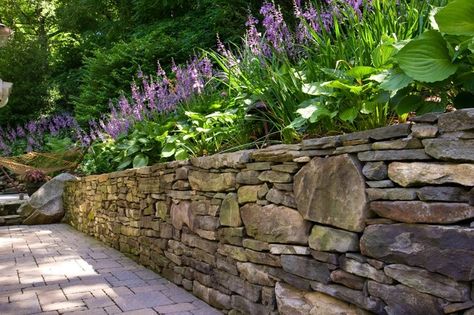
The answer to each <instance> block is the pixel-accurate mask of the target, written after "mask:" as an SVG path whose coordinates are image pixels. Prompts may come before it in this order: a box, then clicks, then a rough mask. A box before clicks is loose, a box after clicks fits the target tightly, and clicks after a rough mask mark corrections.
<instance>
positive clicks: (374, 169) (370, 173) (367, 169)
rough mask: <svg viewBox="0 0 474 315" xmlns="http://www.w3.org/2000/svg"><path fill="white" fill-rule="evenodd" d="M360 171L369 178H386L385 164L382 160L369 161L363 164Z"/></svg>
mask: <svg viewBox="0 0 474 315" xmlns="http://www.w3.org/2000/svg"><path fill="white" fill-rule="evenodd" d="M362 173H363V174H364V176H365V177H366V178H367V179H370V180H383V179H385V178H387V175H388V173H387V165H386V164H385V163H384V162H372V163H371V162H369V163H366V164H365V165H364V168H363V169H362Z"/></svg>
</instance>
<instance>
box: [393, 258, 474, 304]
mask: <svg viewBox="0 0 474 315" xmlns="http://www.w3.org/2000/svg"><path fill="white" fill-rule="evenodd" d="M384 271H385V273H386V274H387V275H388V276H389V277H391V278H393V279H395V280H397V281H398V282H400V283H403V284H404V285H406V286H408V287H411V288H413V289H416V290H417V291H420V292H424V293H428V294H431V295H434V296H438V297H440V298H443V299H446V300H448V301H453V302H464V301H468V300H470V295H469V293H470V288H469V286H468V285H466V284H464V283H459V282H456V281H454V280H452V279H450V278H448V277H445V276H442V275H439V274H436V273H432V272H428V271H426V270H424V269H421V268H416V267H409V266H405V265H397V264H395V265H388V266H386V267H385V268H384Z"/></svg>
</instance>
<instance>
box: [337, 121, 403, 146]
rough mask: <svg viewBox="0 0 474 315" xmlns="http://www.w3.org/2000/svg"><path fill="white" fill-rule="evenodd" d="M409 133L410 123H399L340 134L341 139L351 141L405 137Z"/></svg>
mask: <svg viewBox="0 0 474 315" xmlns="http://www.w3.org/2000/svg"><path fill="white" fill-rule="evenodd" d="M409 134H410V125H409V124H401V125H394V126H388V127H382V128H377V129H372V130H366V131H359V132H354V133H349V134H346V135H342V136H341V138H340V139H341V141H343V142H346V141H353V140H360V139H362V140H363V139H371V140H385V139H391V138H401V137H406V136H408V135H409Z"/></svg>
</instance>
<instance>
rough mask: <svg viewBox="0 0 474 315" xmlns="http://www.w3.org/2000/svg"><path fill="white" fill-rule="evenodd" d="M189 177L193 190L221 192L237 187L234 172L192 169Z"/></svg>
mask: <svg viewBox="0 0 474 315" xmlns="http://www.w3.org/2000/svg"><path fill="white" fill-rule="evenodd" d="M188 177H189V183H190V184H191V187H192V188H193V190H200V191H215V192H219V191H226V190H229V189H232V188H234V187H235V174H233V173H207V172H200V171H190V172H189V175H188Z"/></svg>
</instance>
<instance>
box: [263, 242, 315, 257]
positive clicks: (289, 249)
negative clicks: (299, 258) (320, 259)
mask: <svg viewBox="0 0 474 315" xmlns="http://www.w3.org/2000/svg"><path fill="white" fill-rule="evenodd" d="M270 253H272V254H274V255H282V254H284V255H309V254H311V251H310V249H309V247H305V246H296V245H283V244H270Z"/></svg>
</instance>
